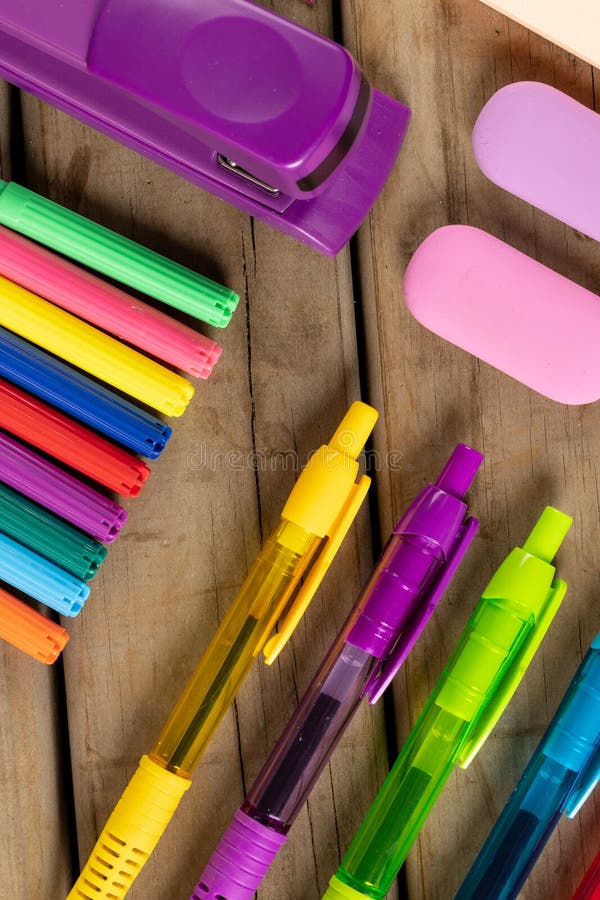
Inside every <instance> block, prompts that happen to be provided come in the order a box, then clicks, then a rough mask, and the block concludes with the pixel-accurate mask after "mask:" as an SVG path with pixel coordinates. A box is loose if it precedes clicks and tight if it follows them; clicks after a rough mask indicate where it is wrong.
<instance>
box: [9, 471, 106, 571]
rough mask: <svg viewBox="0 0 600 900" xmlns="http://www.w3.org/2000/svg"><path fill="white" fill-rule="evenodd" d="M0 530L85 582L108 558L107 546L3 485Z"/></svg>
mask: <svg viewBox="0 0 600 900" xmlns="http://www.w3.org/2000/svg"><path fill="white" fill-rule="evenodd" d="M0 531H1V532H3V533H4V534H6V535H8V537H11V538H13V539H14V540H15V541H18V542H19V543H20V544H23V545H24V546H25V547H29V549H30V550H33V551H34V552H35V553H39V554H40V556H44V557H45V558H46V559H49V560H50V562H53V563H56V565H57V566H60V567H61V568H62V569H65V571H67V572H70V573H71V574H72V575H75V576H77V578H82V579H83V580H84V581H90V580H91V579H92V578H93V577H94V575H95V574H96V572H97V571H98V569H99V567H100V566H101V565H102V563H103V562H104V560H105V559H106V547H104V546H103V545H102V544H100V543H99V542H98V541H96V540H94V538H91V537H89V536H88V535H87V534H84V533H83V531H79V530H78V529H77V528H73V527H72V526H71V525H69V524H67V522H63V520H62V519H59V518H58V516H55V515H54V514H53V513H51V512H48V511H47V510H45V509H43V508H42V507H41V506H38V505H37V504H36V503H32V502H31V501H30V500H27V499H26V498H25V497H22V496H21V494H18V493H17V492H16V491H13V490H12V489H11V488H9V487H6V485H4V484H0Z"/></svg>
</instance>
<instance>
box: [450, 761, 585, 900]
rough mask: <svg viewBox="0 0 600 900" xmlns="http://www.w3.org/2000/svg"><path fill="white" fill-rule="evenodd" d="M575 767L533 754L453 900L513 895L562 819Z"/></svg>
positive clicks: (498, 898)
mask: <svg viewBox="0 0 600 900" xmlns="http://www.w3.org/2000/svg"><path fill="white" fill-rule="evenodd" d="M576 779H577V772H573V771H572V770H571V769H567V768H565V766H563V765H561V764H560V763H558V762H556V761H555V760H553V759H549V758H548V757H547V756H545V755H544V754H543V753H536V754H535V755H534V757H533V759H532V760H531V762H530V763H529V765H528V766H527V769H526V770H525V772H524V773H523V775H522V777H521V780H520V781H519V783H518V785H517V786H516V788H515V790H514V791H513V793H512V795H511V797H510V798H509V800H508V803H507V804H506V806H505V807H504V810H503V811H502V814H501V815H500V818H499V819H498V821H497V822H496V824H495V825H494V828H493V829H492V831H491V833H490V835H489V837H488V839H487V841H486V842H485V844H484V846H483V848H482V849H481V850H480V852H479V855H478V856H477V859H476V860H475V862H474V864H473V866H472V868H471V870H470V872H469V874H468V875H467V877H466V878H465V880H464V882H463V884H462V885H461V888H460V890H459V891H458V894H457V895H456V900H459V898H460V900H468V898H472V900H475V898H480V897H486V898H487V900H509V898H514V897H516V896H517V894H518V893H519V891H520V890H521V888H522V887H523V885H524V884H525V881H526V880H527V877H528V875H529V873H530V872H531V870H532V869H533V866H534V865H535V862H536V860H537V859H538V857H539V855H540V853H541V852H542V850H543V849H544V847H545V845H546V842H547V841H548V838H549V837H550V835H551V834H552V831H553V830H554V828H555V827H556V825H557V823H558V820H559V819H560V817H561V815H562V812H563V809H564V804H565V802H566V798H567V796H568V794H569V792H570V790H571V788H572V787H573V784H574V783H575V780H576Z"/></svg>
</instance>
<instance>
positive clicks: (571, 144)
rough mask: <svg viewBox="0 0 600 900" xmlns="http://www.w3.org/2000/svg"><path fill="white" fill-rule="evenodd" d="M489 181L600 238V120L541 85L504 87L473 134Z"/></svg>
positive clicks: (589, 111)
mask: <svg viewBox="0 0 600 900" xmlns="http://www.w3.org/2000/svg"><path fill="white" fill-rule="evenodd" d="M473 150H474V152H475V159H476V160H477V162H478V164H479V167H480V168H481V170H482V172H483V173H484V174H485V175H487V177H488V178H489V179H490V180H491V181H493V182H494V184H497V185H499V186H500V187H502V188H504V189H505V190H506V191H510V193H511V194H515V196H517V197H520V198H521V199H522V200H526V201H527V202H528V203H531V204H532V205H533V206H536V207H538V209H542V210H544V212H547V213H549V214H550V215H551V216H554V217H555V218H556V219H559V220H560V221H561V222H565V223H566V224H567V225H571V226H572V227H573V228H577V230H578V231H581V232H583V234H587V235H589V237H592V238H595V239H596V240H600V115H598V113H595V112H593V110H591V109H588V108H587V106H583V105H582V104H581V103H577V101H576V100H573V99H572V98H571V97H567V95H566V94H563V93H562V92H561V91H557V90H556V88H553V87H549V86H548V85H547V84H540V83H539V82H537V81H519V82H517V83H516V84H509V85H508V86H507V87H503V88H501V89H500V90H499V91H498V92H497V93H496V94H494V96H493V97H492V98H491V99H490V100H488V102H487V103H486V105H485V106H484V107H483V110H482V111H481V113H480V115H479V118H478V119H477V122H476V123H475V128H474V129H473Z"/></svg>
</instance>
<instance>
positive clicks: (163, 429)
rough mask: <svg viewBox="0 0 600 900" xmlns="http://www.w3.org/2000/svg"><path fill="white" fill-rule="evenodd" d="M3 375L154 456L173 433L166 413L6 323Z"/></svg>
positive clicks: (0, 351)
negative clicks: (47, 349)
mask: <svg viewBox="0 0 600 900" xmlns="http://www.w3.org/2000/svg"><path fill="white" fill-rule="evenodd" d="M0 375H1V376H2V377H4V378H6V379H7V380H8V381H10V382H12V383H13V384H16V385H18V386H19V387H21V388H24V389H25V390H26V391H29V393H30V394H33V395H34V396H36V397H39V398H40V399H41V400H45V401H46V402H47V403H50V404H51V405H52V406H55V407H57V409H60V410H62V411H63V412H65V413H67V414H68V415H70V416H72V417H73V418H74V419H78V420H79V421H80V422H85V424H86V425H89V426H90V427H91V428H95V429H96V431H99V432H101V434H104V435H106V436H107V437H109V438H112V439H113V440H115V441H117V443H119V444H123V445H124V446H125V447H128V448H129V449H130V450H134V451H135V452H136V453H140V454H141V455H142V456H146V457H148V458H150V459H156V458H157V457H159V456H160V454H161V453H162V451H163V450H164V448H165V446H166V443H167V441H168V440H169V438H170V436H171V428H170V427H169V426H168V425H166V424H165V423H164V422H161V421H160V419H157V418H156V417H155V416H153V415H150V414H149V413H147V412H146V411H145V410H143V409H140V408H139V407H137V406H136V405H135V404H134V403H130V402H129V400H125V399H124V398H123V397H120V396H119V395H118V394H115V393H113V391H111V390H109V389H108V388H105V387H104V386H103V385H100V384H97V383H96V382H95V381H93V379H91V378H88V377H87V375H83V374H82V373H81V372H79V371H78V370H77V369H72V368H71V367H70V366H68V365H67V364H66V363H64V362H62V361H61V360H58V359H56V358H55V357H54V356H51V355H50V354H49V353H46V352H45V351H44V350H40V349H39V348H38V347H35V346H34V345H33V344H30V343H29V342H28V341H25V340H23V338H20V337H18V336H17V335H16V334H13V333H12V332H10V331H7V330H6V329H5V328H0Z"/></svg>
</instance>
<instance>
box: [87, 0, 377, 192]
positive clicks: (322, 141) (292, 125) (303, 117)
mask: <svg viewBox="0 0 600 900" xmlns="http://www.w3.org/2000/svg"><path fill="white" fill-rule="evenodd" d="M167 26H168V27H167ZM88 69H89V71H90V72H93V73H94V74H96V75H99V76H100V77H102V78H103V79H105V80H107V81H109V82H111V83H112V84H115V85H117V86H118V87H120V88H122V89H123V90H125V91H127V92H129V93H132V94H135V95H137V96H138V97H141V98H142V99H143V100H144V101H145V102H146V103H148V104H149V105H150V106H154V107H160V109H161V111H162V113H163V115H164V114H165V113H166V115H168V116H170V117H172V118H173V120H175V121H176V122H177V124H178V125H179V126H180V127H184V128H185V127H187V128H193V129H194V133H195V134H196V135H197V136H200V135H202V136H203V139H205V140H206V143H207V144H209V146H211V147H212V148H213V149H214V150H216V151H217V152H219V153H221V154H224V155H225V156H227V157H229V158H231V159H233V160H235V162H236V163H238V164H239V165H241V166H243V167H245V168H247V169H248V170H249V171H251V172H252V174H253V175H255V176H257V177H259V178H261V179H263V180H264V181H265V182H267V183H271V184H273V183H274V185H275V187H278V188H281V189H282V190H286V191H288V192H290V193H293V194H295V195H296V196H299V195H302V194H304V195H307V194H310V192H311V191H315V190H318V188H320V187H321V185H322V184H323V183H324V182H325V181H326V180H327V178H328V177H329V176H330V175H331V174H333V173H334V172H335V169H336V165H335V161H334V164H333V165H332V166H330V167H329V168H330V171H325V172H320V173H318V177H316V176H317V170H318V169H319V167H320V166H321V164H322V163H323V162H324V160H325V159H326V158H327V157H328V156H329V155H330V154H331V152H332V150H333V149H334V148H335V147H336V146H337V145H338V144H339V143H340V141H341V140H342V139H345V140H346V143H348V141H349V140H350V142H351V141H352V140H355V139H356V137H357V136H358V133H359V131H360V129H361V127H362V126H363V125H364V124H365V123H366V119H367V113H368V102H369V97H368V93H369V92H368V89H367V90H366V91H365V88H364V86H363V84H362V79H361V74H360V70H359V68H358V66H357V64H356V63H355V61H354V60H353V58H352V57H351V56H350V54H349V53H348V52H347V51H346V50H345V49H344V48H343V47H341V46H339V45H338V44H335V43H333V42H332V41H329V40H327V39H326V38H323V37H322V36H321V35H318V34H315V33H313V32H311V31H308V30H307V29H305V28H302V27H301V26H299V25H297V24H296V23H294V22H291V21H288V20H287V19H283V18H281V17H280V16H277V15H275V14H274V13H272V12H271V11H270V10H266V9H264V8H262V7H259V6H256V5H255V4H254V3H251V2H248V0H203V2H201V3H199V2H198V0H168V2H167V0H106V2H105V3H104V5H103V6H102V8H101V11H100V13H99V15H98V18H97V21H96V25H95V28H94V32H93V35H92V37H91V41H90V47H89V54H88ZM361 89H362V90H361ZM359 101H360V103H359ZM353 119H356V121H355V123H354V133H353V134H350V135H348V134H347V130H348V128H349V127H350V126H351V124H352V120H353ZM351 130H352V129H351ZM346 149H348V148H346ZM338 162H339V160H338ZM311 176H314V177H312V180H311ZM276 178H278V180H277V181H275V179H276ZM307 178H308V183H306V184H305V183H304V179H307Z"/></svg>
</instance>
